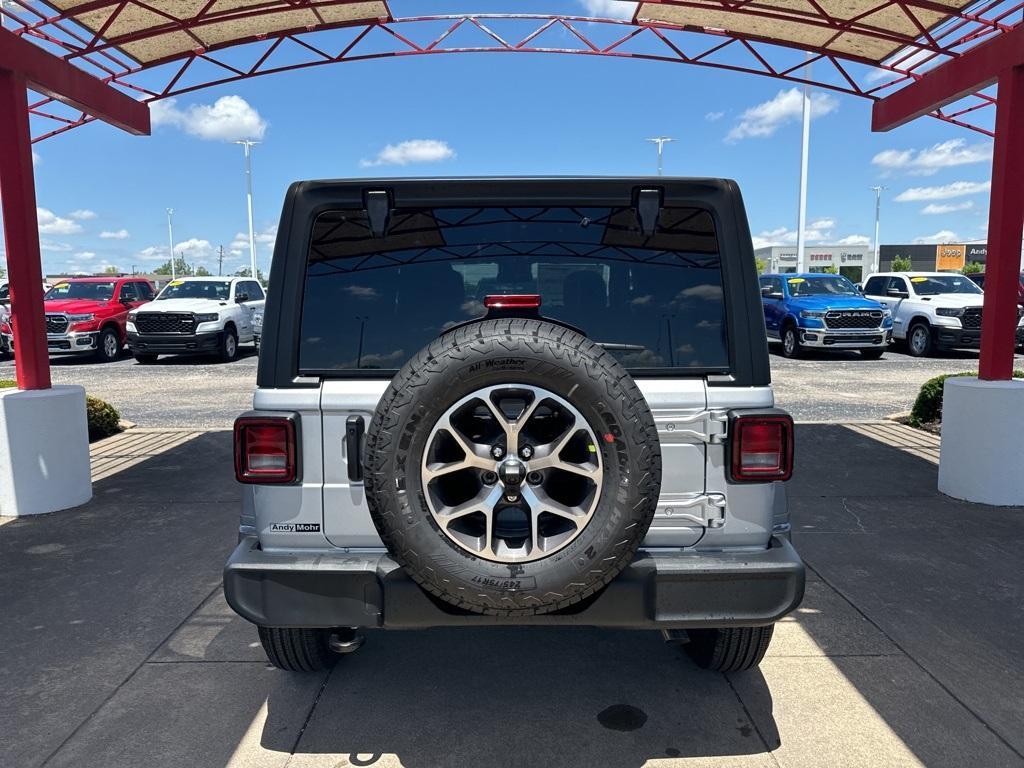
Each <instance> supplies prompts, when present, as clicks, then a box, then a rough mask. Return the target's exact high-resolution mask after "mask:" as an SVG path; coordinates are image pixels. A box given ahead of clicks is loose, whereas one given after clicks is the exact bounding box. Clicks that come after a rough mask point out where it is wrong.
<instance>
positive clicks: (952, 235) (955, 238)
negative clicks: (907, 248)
mask: <svg viewBox="0 0 1024 768" xmlns="http://www.w3.org/2000/svg"><path fill="white" fill-rule="evenodd" d="M914 242H915V243H916V244H917V245H931V244H932V243H935V244H939V243H958V242H960V236H959V235H957V233H956V232H953V231H951V230H948V229H940V230H939V231H938V232H936V233H935V234H934V235H924V236H923V237H915V238H914Z"/></svg>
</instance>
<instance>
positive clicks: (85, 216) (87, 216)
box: [68, 208, 96, 221]
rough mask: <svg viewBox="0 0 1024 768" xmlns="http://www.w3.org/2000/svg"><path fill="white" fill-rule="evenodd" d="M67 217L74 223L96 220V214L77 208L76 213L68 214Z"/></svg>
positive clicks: (86, 209)
mask: <svg viewBox="0 0 1024 768" xmlns="http://www.w3.org/2000/svg"><path fill="white" fill-rule="evenodd" d="M68 217H69V218H72V219H74V220H75V221H92V220H93V219H95V218H96V212H95V211H90V210H89V209H88V208H79V209H78V210H77V211H72V212H71V213H69V214H68Z"/></svg>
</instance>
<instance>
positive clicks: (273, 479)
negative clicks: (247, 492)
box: [235, 416, 299, 485]
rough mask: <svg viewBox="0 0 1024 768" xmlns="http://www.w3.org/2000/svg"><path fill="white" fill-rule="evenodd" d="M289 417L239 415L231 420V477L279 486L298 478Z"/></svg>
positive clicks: (297, 458)
mask: <svg viewBox="0 0 1024 768" xmlns="http://www.w3.org/2000/svg"><path fill="white" fill-rule="evenodd" d="M298 462H299V456H298V447H297V441H296V429H295V418H294V417H293V416H240V417H238V418H237V419H236V420H235V478H236V479H237V480H238V482H240V483H258V484H268V485H280V484H282V483H293V482H295V480H296V479H297V478H298V474H299V473H298Z"/></svg>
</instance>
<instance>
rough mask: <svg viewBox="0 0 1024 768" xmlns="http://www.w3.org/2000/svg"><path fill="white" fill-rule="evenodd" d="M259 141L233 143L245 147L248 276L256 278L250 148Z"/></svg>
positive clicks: (246, 140)
mask: <svg viewBox="0 0 1024 768" xmlns="http://www.w3.org/2000/svg"><path fill="white" fill-rule="evenodd" d="M259 143H260V142H258V141H250V140H249V139H241V140H240V141H236V142H235V144H241V145H242V147H243V148H244V149H245V203H246V207H247V208H248V211H249V270H250V272H249V276H250V277H251V278H252V279H253V280H258V279H259V278H258V277H257V276H256V233H255V231H254V230H253V224H252V148H253V147H255V146H256V145H257V144H259Z"/></svg>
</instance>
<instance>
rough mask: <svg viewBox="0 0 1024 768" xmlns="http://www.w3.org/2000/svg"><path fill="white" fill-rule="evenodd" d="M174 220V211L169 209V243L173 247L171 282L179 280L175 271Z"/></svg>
mask: <svg viewBox="0 0 1024 768" xmlns="http://www.w3.org/2000/svg"><path fill="white" fill-rule="evenodd" d="M173 218H174V209H173V208H168V209H167V242H168V245H170V247H171V280H174V279H176V278H177V276H178V275H177V273H176V272H175V271H174V225H173V223H172V219H173Z"/></svg>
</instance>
